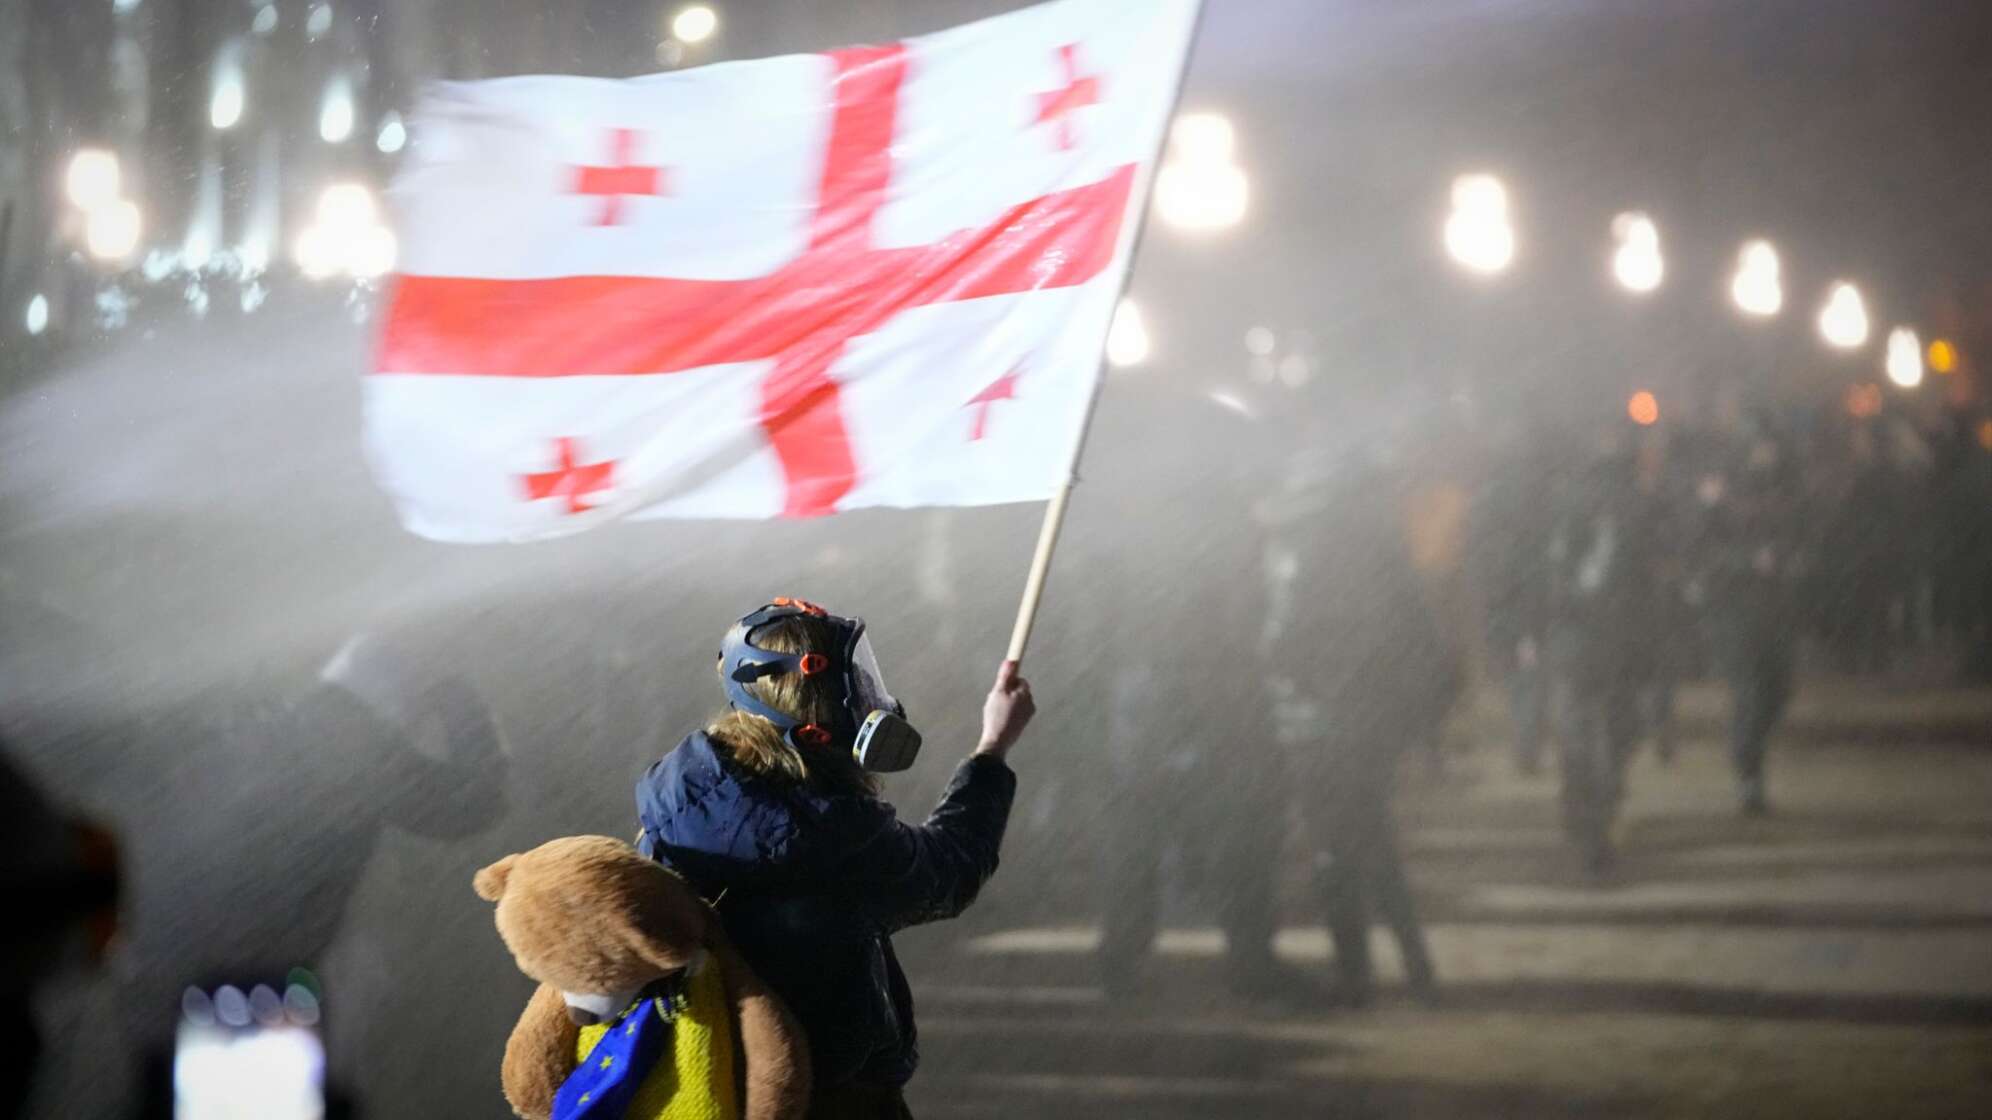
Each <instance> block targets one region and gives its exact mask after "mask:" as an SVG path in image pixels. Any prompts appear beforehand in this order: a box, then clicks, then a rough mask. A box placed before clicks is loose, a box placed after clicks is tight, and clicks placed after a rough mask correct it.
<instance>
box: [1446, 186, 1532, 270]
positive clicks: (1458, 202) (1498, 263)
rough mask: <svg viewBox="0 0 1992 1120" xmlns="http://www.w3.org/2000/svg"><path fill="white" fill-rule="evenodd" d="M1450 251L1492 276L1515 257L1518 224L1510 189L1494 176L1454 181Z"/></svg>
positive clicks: (1448, 227)
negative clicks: (1510, 206) (1512, 217)
mask: <svg viewBox="0 0 1992 1120" xmlns="http://www.w3.org/2000/svg"><path fill="white" fill-rule="evenodd" d="M1445 244H1446V252H1448V253H1450V254H1451V255H1452V258H1453V260H1455V261H1457V262H1459V263H1460V264H1461V265H1463V266H1465V267H1466V268H1467V269H1469V270H1471V271H1473V272H1478V273H1481V274H1482V275H1488V276H1491V275H1493V274H1495V273H1498V272H1501V271H1503V270H1505V269H1506V268H1507V267H1508V266H1509V265H1510V264H1513V263H1514V260H1515V227H1514V225H1513V224H1512V223H1511V222H1510V220H1509V215H1508V189H1507V187H1505V186H1503V185H1502V183H1501V180H1499V179H1497V178H1495V177H1494V176H1492V175H1487V174H1473V175H1461V176H1460V177H1459V178H1457V179H1454V180H1453V187H1452V213H1451V214H1450V215H1448V216H1447V217H1446V225H1445Z"/></svg>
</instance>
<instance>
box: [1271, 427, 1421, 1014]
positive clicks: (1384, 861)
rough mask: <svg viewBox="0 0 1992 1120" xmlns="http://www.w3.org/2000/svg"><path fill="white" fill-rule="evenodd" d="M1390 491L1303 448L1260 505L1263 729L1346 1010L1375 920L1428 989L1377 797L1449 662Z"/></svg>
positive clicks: (1395, 486)
mask: <svg viewBox="0 0 1992 1120" xmlns="http://www.w3.org/2000/svg"><path fill="white" fill-rule="evenodd" d="M1401 489H1402V480H1401V479H1400V477H1399V476H1398V474H1397V472H1396V471H1394V470H1393V469H1392V468H1391V467H1389V466H1386V465H1384V464H1381V463H1377V462H1369V463H1361V464H1353V465H1352V464H1348V463H1343V462H1334V461H1331V459H1330V457H1329V453H1328V452H1326V451H1322V450H1312V451H1308V452H1303V453H1302V454H1301V455H1300V456H1298V457H1297V458H1296V460H1295V462H1294V463H1293V465H1292V467H1291V468H1290V471H1289V473H1288V476H1287V478H1286V479H1285V480H1284V484H1283V485H1282V486H1281V487H1280V489H1279V490H1278V491H1277V492H1276V493H1275V494H1274V495H1273V496H1272V497H1271V498H1269V499H1268V500H1267V501H1266V502H1265V503H1263V505H1262V510H1263V513H1264V516H1265V519H1266V521H1267V522H1268V524H1269V526H1270V532H1271V535H1272V538H1273V544H1272V548H1271V551H1270V554H1269V560H1268V564H1267V570H1268V574H1269V577H1270V584H1271V587H1272V595H1271V599H1272V604H1271V605H1272V610H1271V611H1270V612H1269V615H1268V625H1267V628H1266V638H1265V640H1266V645H1267V649H1268V652H1269V655H1270V657H1269V659H1270V662H1271V669H1272V677H1271V679H1272V681H1273V690H1274V712H1275V715H1276V719H1277V724H1278V726H1277V735H1278V740H1279V742H1280V744H1281V746H1282V747H1284V748H1285V750H1286V753H1287V755H1288V761H1287V766H1288V769H1289V770H1290V772H1291V774H1292V779H1293V788H1294V790H1295V791H1296V792H1297V794H1298V801H1299V807H1300V814H1301V817H1302V819H1303V821H1304V822H1305V825H1306V829H1307V836H1308V839H1309V841H1310V842H1311V843H1312V845H1313V848H1314V865H1315V883H1316V887H1317V889H1318V891H1319V892H1320V897H1321V902H1322V906H1323V908H1324V910H1325V911H1326V916H1327V921H1328V930H1329V934H1330V937H1331V938H1332V939H1333V941H1334V947H1335V972H1336V977H1337V980H1338V983H1339V987H1338V993H1337V994H1338V996H1339V997H1340V998H1341V1000H1342V1001H1344V1002H1346V1003H1348V1004H1350V1005H1352V1006H1367V1005H1368V1004H1369V1003H1370V1002H1371V1001H1372V1000H1373V998H1374V995H1375V984H1376V981H1375V974H1374V968H1373V966H1372V964H1371V960H1370V948H1369V930H1370V926H1371V925H1372V924H1374V923H1375V922H1376V921H1378V920H1381V921H1382V922H1383V923H1385V924H1386V925H1388V926H1389V927H1390V929H1391V932H1392V933H1393V934H1395V935H1396V938H1397V942H1398V946H1399V954H1400V956H1401V957H1402V959H1403V961H1404V968H1405V976H1406V980H1407V982H1408V983H1409V985H1410V988H1411V990H1412V992H1413V993H1414V994H1416V995H1418V996H1419V997H1420V998H1421V999H1430V998H1432V996H1433V993H1434V985H1435V976H1434V972H1433V968H1432V957H1431V951H1430V949H1429V948H1428V947H1427V945H1426V941H1425V933H1424V929H1423V927H1422V926H1420V925H1419V922H1418V914H1417V907H1416V905H1415V903H1414V902H1413V900H1412V897H1411V888H1410V884H1409V883H1408V882H1407V881H1406V879H1405V876H1404V863H1403V858H1402V855H1401V854H1400V852H1399V849H1398V844H1397V825H1396V821H1395V818H1394V817H1393V814H1392V811H1391V803H1392V800H1393V798H1394V795H1395V792H1396V783H1397V771H1398V763H1399V759H1401V758H1402V757H1403V756H1404V753H1405V752H1406V751H1407V750H1409V749H1411V748H1412V747H1413V746H1415V745H1417V744H1419V743H1423V742H1428V741H1430V739H1431V737H1433V736H1435V735H1436V734H1437V733H1438V729H1439V726H1440V724H1441V723H1443V722H1444V720H1445V717H1446V714H1447V712H1448V711H1449V710H1450V709H1451V708H1452V705H1453V702H1454V700H1455V698H1456V697H1457V695H1458V692H1459V688H1460V669H1459V666H1458V664H1457V662H1456V660H1455V659H1454V657H1453V656H1452V654H1451V652H1450V651H1449V650H1448V648H1447V646H1446V643H1445V642H1444V639H1443V637H1442V635H1441V634H1440V631H1439V628H1438V626H1437V624H1436V622H1435V621H1434V620H1433V618H1432V617H1431V612H1430V608H1429V606H1428V604H1427V601H1426V599H1425V596H1424V594H1423V592H1422V589H1421V587H1420V586H1419V582H1418V575H1417V573H1416V571H1415V570H1414V569H1413V567H1412V564H1411V557H1410V554H1409V549H1408V547H1407V544H1406V541H1405V537H1404V526H1403V524H1402V523H1401V521H1400V520H1399V511H1400V509H1401V505H1400V502H1399V501H1398V497H1399V495H1400V492H1401Z"/></svg>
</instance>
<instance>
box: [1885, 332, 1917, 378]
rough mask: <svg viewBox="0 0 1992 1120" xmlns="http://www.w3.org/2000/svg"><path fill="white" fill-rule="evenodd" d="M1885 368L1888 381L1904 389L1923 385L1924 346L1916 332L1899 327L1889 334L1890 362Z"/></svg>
mask: <svg viewBox="0 0 1992 1120" xmlns="http://www.w3.org/2000/svg"><path fill="white" fill-rule="evenodd" d="M1883 368H1885V369H1886V370H1887V371H1888V379H1889V380H1890V381H1893V382H1895V383H1896V384H1897V385H1900V386H1902V387H1903V388H1904V389H1914V388H1915V387H1916V386H1918V385H1921V384H1922V383H1923V344H1922V342H1921V341H1920V340H1919V339H1917V337H1916V332H1915V331H1913V330H1910V329H1909V328H1908V327H1897V328H1895V329H1894V330H1892V331H1889V332H1888V361H1887V363H1886V365H1885V366H1884V367H1883Z"/></svg>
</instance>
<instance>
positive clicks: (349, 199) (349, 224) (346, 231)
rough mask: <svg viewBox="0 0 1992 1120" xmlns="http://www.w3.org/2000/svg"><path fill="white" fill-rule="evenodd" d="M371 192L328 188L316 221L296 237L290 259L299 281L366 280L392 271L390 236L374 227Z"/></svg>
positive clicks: (351, 187) (342, 185)
mask: <svg viewBox="0 0 1992 1120" xmlns="http://www.w3.org/2000/svg"><path fill="white" fill-rule="evenodd" d="M379 213H380V207H379V206H378V204H377V203H375V201H374V196H373V192H371V191H369V190H367V188H365V187H363V186H361V185H359V184H358V183H334V184H333V185H331V186H329V187H326V188H325V190H324V193H322V194H320V195H319V196H318V210H317V214H316V220H314V221H313V222H312V223H311V224H310V225H309V226H307V227H305V228H304V229H303V230H302V231H300V232H299V234H298V237H297V241H296V243H295V244H294V245H293V246H292V257H293V259H295V260H296V261H297V266H298V269H299V270H300V271H302V272H303V273H304V275H305V276H306V277H307V278H309V279H312V280H324V279H327V278H329V277H332V276H336V275H340V274H344V275H347V276H351V277H353V278H354V279H356V280H372V279H375V278H376V277H380V276H384V275H386V274H387V273H389V272H392V271H394V262H395V257H396V251H397V246H396V242H395V238H394V232H393V231H392V230H390V229H388V228H387V227H386V226H385V225H383V224H381V222H380V217H379Z"/></svg>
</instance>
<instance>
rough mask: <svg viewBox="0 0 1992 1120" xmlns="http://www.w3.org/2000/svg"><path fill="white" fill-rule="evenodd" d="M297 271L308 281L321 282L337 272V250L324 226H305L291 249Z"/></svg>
mask: <svg viewBox="0 0 1992 1120" xmlns="http://www.w3.org/2000/svg"><path fill="white" fill-rule="evenodd" d="M292 253H293V255H294V256H295V257H296V259H297V267H298V271H300V272H302V273H304V275H305V278H306V279H308V280H323V279H325V278H326V277H329V276H331V275H332V274H333V273H335V272H337V271H339V250H338V246H336V245H334V244H333V242H332V237H331V235H330V234H328V233H327V232H326V231H325V227H324V226H318V225H312V226H306V227H305V228H304V232H303V233H300V234H298V235H297V244H296V246H294V247H293V250H292Z"/></svg>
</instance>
